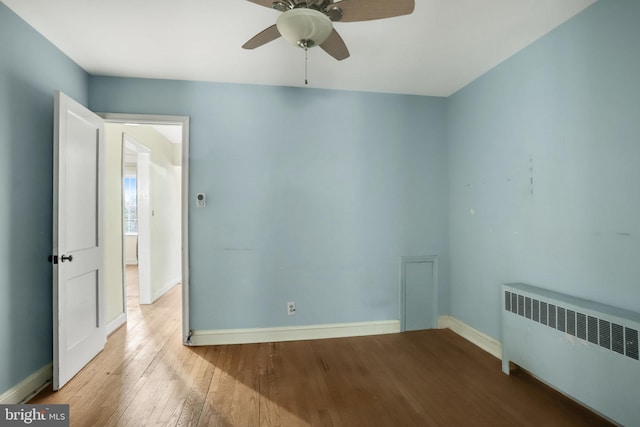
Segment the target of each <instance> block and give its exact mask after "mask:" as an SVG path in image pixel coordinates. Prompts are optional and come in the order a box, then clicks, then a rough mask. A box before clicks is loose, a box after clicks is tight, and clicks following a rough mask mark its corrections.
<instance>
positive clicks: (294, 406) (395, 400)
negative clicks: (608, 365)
mask: <svg viewBox="0 0 640 427" xmlns="http://www.w3.org/2000/svg"><path fill="white" fill-rule="evenodd" d="M128 276H129V275H128ZM180 292H181V290H180V287H179V286H178V287H176V288H174V289H173V290H172V291H170V292H169V293H168V294H167V295H166V296H164V297H163V298H162V299H160V300H159V301H158V302H156V303H155V304H154V305H152V306H138V304H137V297H135V295H134V294H133V293H129V297H130V298H129V299H130V301H129V309H128V316H129V321H128V323H127V325H126V326H124V327H122V328H120V329H119V330H118V331H116V332H115V333H114V334H113V335H111V336H110V337H109V341H108V343H107V346H106V348H105V349H104V351H103V352H102V353H101V354H99V355H98V356H97V357H96V358H95V359H94V360H93V361H92V362H91V363H90V364H89V365H88V366H86V367H85V369H83V370H82V371H81V372H80V373H79V374H78V375H77V376H76V377H75V378H74V379H72V380H71V381H70V382H69V383H68V384H67V385H66V386H65V387H64V388H63V389H62V390H61V391H58V392H53V391H51V390H50V389H47V390H44V391H43V392H41V393H40V394H39V395H38V396H36V398H34V399H33V400H32V401H31V402H30V403H68V404H70V410H71V415H70V418H71V425H72V426H143V425H167V426H223V427H226V426H287V427H288V426H308V425H312V426H349V427H350V426H542V425H544V426H598V425H610V424H608V423H607V422H606V421H605V420H603V419H601V418H598V417H597V416H595V415H593V414H592V413H590V412H588V411H587V410H585V409H583V408H581V407H580V406H578V405H577V404H575V403H573V402H571V401H570V400H568V399H567V398H565V397H563V396H561V395H560V394H558V393H556V392H554V391H552V390H550V389H549V388H547V387H545V386H543V385H541V384H540V383H538V382H536V381H535V380H533V379H531V378H530V377H528V376H527V375H522V374H520V375H513V376H507V375H504V374H502V372H501V370H500V362H499V361H498V360H497V359H495V358H494V357H492V356H491V355H489V354H487V353H485V352H484V351H482V350H480V349H478V348H477V347H475V346H474V345H473V344H471V343H469V342H467V341H466V340H464V339H463V338H460V337H459V336H457V335H456V334H454V333H453V332H451V331H449V330H429V331H419V332H410V333H402V334H393V335H380V336H372V337H357V338H344V339H331V340H315V341H298V342H283V343H267V344H251V345H222V346H213V347H185V346H183V345H182V344H181V337H180V327H181V326H180V318H181V315H180Z"/></svg>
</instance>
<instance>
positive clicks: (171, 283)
mask: <svg viewBox="0 0 640 427" xmlns="http://www.w3.org/2000/svg"><path fill="white" fill-rule="evenodd" d="M179 283H180V278H179V277H176V278H175V279H173V280H169V281H168V282H167V283H165V285H164V286H163V287H161V288H160V289H158V290H157V291H155V292H154V293H153V302H156V301H157V300H159V299H160V298H162V297H163V296H164V294H166V293H167V292H169V291H170V290H171V289H173V288H174V287H175V286H177V285H178V284H179Z"/></svg>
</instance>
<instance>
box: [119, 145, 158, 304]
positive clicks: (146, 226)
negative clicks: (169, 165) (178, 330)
mask: <svg viewBox="0 0 640 427" xmlns="http://www.w3.org/2000/svg"><path fill="white" fill-rule="evenodd" d="M126 149H129V150H131V151H134V152H135V153H136V169H137V172H136V182H137V187H138V192H137V204H138V210H137V213H138V236H137V237H138V238H137V242H138V245H137V247H138V288H139V293H138V295H139V297H138V298H139V300H140V301H139V302H140V304H151V303H153V296H152V292H151V206H152V203H151V189H150V187H149V185H150V182H149V180H150V178H149V174H150V169H151V168H150V166H151V150H150V149H149V148H148V147H146V146H145V145H144V144H142V143H140V142H139V141H137V140H136V139H135V138H134V137H132V136H131V135H129V134H127V133H126V132H123V134H122V153H123V154H124V153H125V151H126ZM123 160H124V161H125V163H126V155H123ZM123 197H124V194H123ZM125 239H126V236H125V235H124V232H123V241H122V243H123V245H124V243H125V242H124V240H125ZM125 253H126V252H125V251H124V250H123V257H122V268H123V279H124V280H123V281H122V287H123V295H124V296H125V298H124V301H126V300H127V286H126V256H125ZM125 305H126V304H125ZM125 313H126V309H125Z"/></svg>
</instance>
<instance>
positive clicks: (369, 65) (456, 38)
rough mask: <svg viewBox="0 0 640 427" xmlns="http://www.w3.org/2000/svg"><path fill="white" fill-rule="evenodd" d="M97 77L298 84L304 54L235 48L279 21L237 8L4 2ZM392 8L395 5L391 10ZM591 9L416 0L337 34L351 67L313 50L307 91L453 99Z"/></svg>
mask: <svg viewBox="0 0 640 427" xmlns="http://www.w3.org/2000/svg"><path fill="white" fill-rule="evenodd" d="M2 1H3V3H5V4H6V5H7V6H8V7H10V8H11V9H12V10H13V11H15V12H16V13H17V14H18V15H20V16H21V17H22V18H23V19H25V20H26V21H27V22H28V23H29V24H31V25H32V26H33V27H34V28H35V29H36V30H38V31H39V32H40V33H42V34H43V35H44V36H45V37H46V38H47V39H49V40H50V41H51V42H52V43H53V44H55V45H56V46H57V47H58V48H60V49H61V50H62V51H63V52H64V53H66V54H67V55H68V56H69V57H71V58H72V59H73V60H74V61H76V62H77V63H78V64H79V65H80V66H81V67H82V68H84V69H85V70H86V71H88V72H90V73H92V74H96V75H114V76H127V77H146V78H161V79H180V80H202V81H216V82H231V83H249V84H265V85H282V86H304V51H303V50H301V49H299V48H295V47H293V46H292V45H289V44H287V42H285V41H284V40H283V39H281V38H280V39H278V40H276V41H274V42H271V43H269V44H267V45H264V46H262V47H260V48H258V49H255V50H245V49H242V48H241V46H242V45H243V44H244V42H246V41H247V40H248V39H250V38H251V37H253V35H255V34H256V33H258V32H259V31H262V30H263V29H264V28H266V27H268V26H270V25H272V24H274V23H275V20H276V19H277V17H278V14H279V12H277V11H275V10H270V9H268V8H265V7H261V6H258V5H256V4H254V3H251V2H248V1H243V0H154V1H149V0H2ZM390 1H392V0H390ZM594 2H595V0H416V8H415V12H414V13H413V14H412V15H407V16H402V17H397V18H391V19H384V20H378V21H367V22H349V23H340V22H337V23H335V24H334V27H335V28H336V30H337V31H338V32H339V33H340V34H341V35H342V38H343V39H344V40H345V42H346V44H347V46H348V48H349V51H350V52H351V57H350V58H347V59H346V60H344V61H340V62H338V61H336V60H335V59H333V58H331V57H330V56H329V55H327V54H326V53H324V52H323V51H322V50H320V49H311V50H310V51H309V86H310V87H318V88H329V89H344V90H357V91H369V92H390V93H404V94H416V95H433V96H448V95H450V94H452V93H454V92H455V91H457V90H458V89H460V88H462V87H463V86H465V85H466V84H468V83H469V82H471V81H472V80H474V79H475V78H477V77H478V76H480V75H482V74H483V73H484V72H486V71H488V70H489V69H491V68H492V67H494V66H495V65H497V64H498V63H500V62H502V61H503V60H504V59H506V58H508V57H509V56H511V55H513V54H514V53H515V52H517V51H519V50H520V49H522V48H523V47H525V46H527V45H528V44H530V43H531V42H533V41H534V40H536V39H538V38H539V37H541V36H542V35H544V34H546V33H547V32H549V31H550V30H552V29H553V28H555V27H557V26H558V25H560V24H561V23H562V22H564V21H566V20H567V19H569V18H570V17H572V16H573V15H575V14H576V13H578V12H580V11H581V10H583V9H584V8H585V7H587V6H589V5H591V4H592V3H594Z"/></svg>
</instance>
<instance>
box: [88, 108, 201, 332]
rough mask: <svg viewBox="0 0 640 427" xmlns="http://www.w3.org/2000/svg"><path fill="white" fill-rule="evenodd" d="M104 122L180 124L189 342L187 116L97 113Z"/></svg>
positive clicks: (184, 318)
mask: <svg viewBox="0 0 640 427" xmlns="http://www.w3.org/2000/svg"><path fill="white" fill-rule="evenodd" d="M98 115H99V116H101V117H102V118H103V119H104V121H105V123H119V124H124V123H131V124H141V125H179V126H182V233H181V234H182V342H183V343H184V344H185V345H188V344H189V338H190V330H191V328H190V325H189V117H188V116H164V115H150V114H120V113H98Z"/></svg>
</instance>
